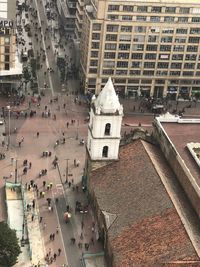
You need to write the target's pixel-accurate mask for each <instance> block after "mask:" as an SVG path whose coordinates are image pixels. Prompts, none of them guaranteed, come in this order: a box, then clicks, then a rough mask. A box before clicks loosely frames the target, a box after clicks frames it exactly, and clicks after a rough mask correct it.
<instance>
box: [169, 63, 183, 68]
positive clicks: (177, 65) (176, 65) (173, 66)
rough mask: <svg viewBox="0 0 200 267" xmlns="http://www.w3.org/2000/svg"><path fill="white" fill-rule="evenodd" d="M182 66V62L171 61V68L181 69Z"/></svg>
mask: <svg viewBox="0 0 200 267" xmlns="http://www.w3.org/2000/svg"><path fill="white" fill-rule="evenodd" d="M181 68H182V63H178V62H174V63H171V69H181Z"/></svg>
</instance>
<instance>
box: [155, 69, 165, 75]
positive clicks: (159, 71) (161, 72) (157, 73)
mask: <svg viewBox="0 0 200 267" xmlns="http://www.w3.org/2000/svg"><path fill="white" fill-rule="evenodd" d="M167 74H168V71H167V70H158V71H156V75H157V76H166V75H167Z"/></svg>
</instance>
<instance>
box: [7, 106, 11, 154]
mask: <svg viewBox="0 0 200 267" xmlns="http://www.w3.org/2000/svg"><path fill="white" fill-rule="evenodd" d="M7 109H8V149H9V148H10V106H7Z"/></svg>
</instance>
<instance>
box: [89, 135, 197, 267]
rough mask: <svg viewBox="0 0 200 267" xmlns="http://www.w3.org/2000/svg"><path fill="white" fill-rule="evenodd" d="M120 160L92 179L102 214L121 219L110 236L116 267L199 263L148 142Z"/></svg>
mask: <svg viewBox="0 0 200 267" xmlns="http://www.w3.org/2000/svg"><path fill="white" fill-rule="evenodd" d="M119 158H120V160H119V161H117V162H113V163H111V164H109V165H107V166H104V167H102V168H100V169H98V170H95V171H93V172H92V175H91V178H90V184H91V188H92V189H93V190H94V192H95V196H96V198H97V201H98V205H99V207H100V209H101V210H103V211H106V212H109V213H112V214H116V215H117V218H116V220H115V221H114V223H113V224H112V225H111V226H110V228H109V230H108V237H109V240H110V243H111V247H112V250H113V255H114V262H115V264H114V266H116V267H122V266H123V267H128V266H156V265H154V264H155V263H156V262H157V261H158V262H159V265H158V266H161V265H160V264H161V263H165V261H166V260H167V261H169V260H176V259H185V258H186V259H188V258H189V257H191V258H192V259H194V260H195V259H197V260H198V258H197V256H196V253H195V251H194V249H193V246H192V244H191V242H190V240H189V238H188V236H187V234H186V232H185V229H184V227H183V225H182V223H181V221H180V219H179V217H178V215H177V213H176V210H175V208H174V206H173V204H172V202H171V200H170V198H169V196H168V194H167V193H166V190H165V188H164V186H163V184H162V182H161V180H160V177H159V176H158V174H157V172H156V170H155V169H154V166H153V164H152V161H151V159H150V158H149V156H148V154H147V152H146V150H145V148H144V146H143V141H140V140H137V141H135V142H133V143H130V144H127V145H125V146H123V147H121V148H120V155H119ZM165 167H166V168H168V166H167V165H166V166H165ZM179 241H180V244H179ZM147 263H149V265H148V264H147ZM152 263H154V264H153V265H152Z"/></svg>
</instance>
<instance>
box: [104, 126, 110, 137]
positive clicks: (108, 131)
mask: <svg viewBox="0 0 200 267" xmlns="http://www.w3.org/2000/svg"><path fill="white" fill-rule="evenodd" d="M110 129H111V124H110V123H106V126H105V132H104V135H110Z"/></svg>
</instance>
